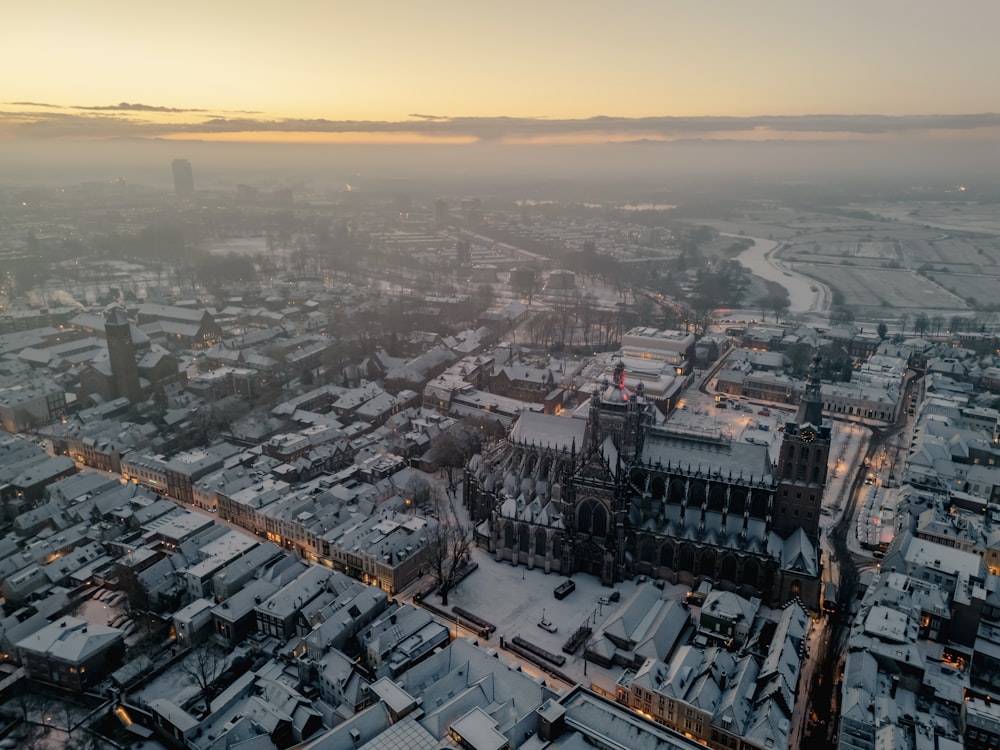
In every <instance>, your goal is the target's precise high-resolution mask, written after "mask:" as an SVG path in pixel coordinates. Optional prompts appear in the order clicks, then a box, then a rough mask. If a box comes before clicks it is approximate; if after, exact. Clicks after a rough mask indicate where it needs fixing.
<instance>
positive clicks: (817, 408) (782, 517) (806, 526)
mask: <svg viewBox="0 0 1000 750" xmlns="http://www.w3.org/2000/svg"><path fill="white" fill-rule="evenodd" d="M819 365H820V356H819V354H816V355H815V356H814V357H813V361H812V365H811V366H810V367H809V377H808V379H807V380H806V388H805V393H804V394H803V396H802V401H801V403H800V404H799V410H798V413H797V414H796V415H795V420H794V421H792V422H787V423H786V424H785V435H784V438H783V439H782V441H781V449H780V453H779V454H778V467H777V480H778V492H777V495H776V497H775V505H774V516H773V523H774V528H775V530H776V531H779V532H781V533H787V532H790V531H794V530H795V529H797V528H802V529H803V530H804V531H805V532H806V533H807V534H808V535H809V536H811V537H815V536H818V535H819V517H820V509H821V507H822V503H823V487H824V486H825V485H826V469H827V461H828V460H829V456H830V433H831V426H830V423H829V422H824V420H823V397H822V395H821V394H820V382H819Z"/></svg>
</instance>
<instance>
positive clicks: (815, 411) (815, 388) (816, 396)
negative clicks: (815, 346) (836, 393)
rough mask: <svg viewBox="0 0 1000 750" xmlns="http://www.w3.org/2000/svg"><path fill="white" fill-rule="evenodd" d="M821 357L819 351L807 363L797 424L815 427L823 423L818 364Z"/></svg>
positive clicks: (821, 359)
mask: <svg viewBox="0 0 1000 750" xmlns="http://www.w3.org/2000/svg"><path fill="white" fill-rule="evenodd" d="M822 361H823V358H822V357H821V356H820V355H819V352H816V354H814V355H813V359H812V364H811V365H809V376H808V377H807V378H806V388H805V392H804V393H803V394H802V401H800V402H799V411H798V414H797V415H796V420H797V421H798V423H799V424H806V423H809V424H813V425H816V426H817V427H818V426H820V425H821V424H823V396H822V394H821V393H820V381H819V369H820V368H819V366H820V363H821V362H822Z"/></svg>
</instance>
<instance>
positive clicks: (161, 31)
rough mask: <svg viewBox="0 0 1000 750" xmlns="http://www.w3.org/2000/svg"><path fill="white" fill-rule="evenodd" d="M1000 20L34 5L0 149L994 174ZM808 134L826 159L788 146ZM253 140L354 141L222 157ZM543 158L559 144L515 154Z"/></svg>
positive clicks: (141, 160) (761, 9)
mask: <svg viewBox="0 0 1000 750" xmlns="http://www.w3.org/2000/svg"><path fill="white" fill-rule="evenodd" d="M998 23H1000V10H998V8H997V7H996V5H995V4H994V3H990V2H978V1H977V2H958V3H950V4H946V5H945V4H938V3H918V4H915V3H911V2H902V1H901V0H897V1H894V2H880V3H877V4H872V3H866V2H857V1H852V2H845V3H838V4H837V5H836V7H835V8H832V7H829V6H822V5H811V4H803V3H799V2H794V1H790V0H789V1H782V2H777V1H772V2H765V3H756V4H747V3H740V2H725V3H721V4H713V5H711V6H708V5H705V4H698V3H681V2H630V3H623V4H603V3H583V4H581V3H575V2H552V3H545V4H543V5H541V6H539V4H537V3H528V2H514V3H505V4H504V5H503V6H502V7H498V6H493V5H489V4H487V5H484V6H472V7H470V6H468V5H467V4H462V3H457V2H435V3H431V4H429V5H428V6H427V7H423V8H421V9H420V11H419V12H416V11H415V10H414V9H412V8H405V7H394V8H383V7H381V6H374V5H371V4H365V3H362V4H350V3H328V4H315V3H291V4H282V5H274V4H271V3H259V4H246V3H230V2H222V3H212V4H211V5H209V6H206V5H205V4H203V3H194V2H186V1H185V2H178V3H172V4H170V5H169V6H149V7H142V8H137V7H136V6H135V5H134V4H130V3H125V2H113V1H110V0H104V1H102V2H97V3H91V4H88V5H86V6H81V5H78V4H74V3H64V2H55V3H52V2H48V3H44V2H43V3H23V4H18V5H16V6H15V7H13V8H10V9H8V12H7V14H6V18H5V24H4V26H5V28H4V35H3V46H2V49H0V62H2V63H3V65H4V69H6V70H10V71H17V75H11V76H8V77H7V80H6V81H5V85H4V91H3V98H4V103H3V106H2V114H0V138H2V141H0V148H2V154H3V158H4V160H5V162H6V163H7V165H8V170H6V171H8V172H9V173H10V174H12V175H15V176H18V177H19V178H21V177H23V178H25V179H27V178H28V177H30V165H31V164H32V163H33V162H35V163H38V164H39V165H43V164H44V165H46V166H45V171H44V172H42V171H40V174H51V173H52V172H53V171H57V170H56V169H55V166H54V165H53V162H56V163H57V164H60V163H61V164H64V165H65V166H66V168H67V169H69V168H74V167H76V166H77V165H80V164H83V165H88V164H89V165H90V166H91V167H92V168H93V169H95V170H101V169H103V170H105V172H107V171H114V170H122V171H128V172H129V176H130V177H132V176H133V175H135V174H137V173H138V172H139V169H140V168H148V169H150V170H151V174H152V167H153V165H154V164H157V163H161V162H162V158H163V156H164V155H165V154H168V153H170V152H171V151H172V152H174V153H183V154H184V155H187V156H190V157H191V158H196V159H197V160H198V161H199V163H201V164H202V165H203V166H205V165H213V166H214V165H218V168H219V169H220V170H224V169H226V168H229V169H234V168H235V167H236V166H237V165H239V167H240V168H241V169H243V170H244V171H246V170H249V169H252V168H255V167H257V166H258V165H257V164H254V165H248V164H247V162H258V163H259V164H260V165H261V166H263V165H265V164H266V165H267V166H271V165H274V166H279V165H281V166H283V167H284V168H285V169H286V170H288V172H289V173H291V174H302V173H303V171H305V172H309V171H312V172H315V171H319V170H320V169H322V170H327V171H328V172H329V171H333V172H338V173H343V174H345V175H349V174H350V173H351V172H361V173H362V174H365V175H370V174H371V175H376V174H377V175H379V176H393V172H394V171H396V172H399V173H401V174H405V175H407V176H409V175H410V174H414V173H415V174H420V173H424V174H425V176H426V175H427V174H429V173H435V172H438V173H444V174H448V175H456V174H461V173H462V171H463V170H466V171H468V170H469V169H470V168H471V169H472V170H475V171H477V172H479V173H484V172H485V173H490V172H494V171H495V172H499V173H501V174H505V175H508V176H509V175H511V174H518V173H520V174H525V175H529V176H531V177H537V176H540V175H544V174H545V173H546V172H548V173H550V175H553V176H556V177H559V176H567V177H571V176H576V175H580V174H591V175H597V176H600V175H602V174H604V173H608V174H612V175H614V176H621V175H625V174H628V173H629V172H633V173H638V174H649V173H656V172H657V171H659V172H661V173H666V174H664V175H663V176H664V177H665V178H669V177H670V176H672V175H678V174H679V175H683V176H684V177H690V176H694V175H697V174H698V173H699V172H702V173H705V174H720V173H721V174H726V173H727V172H729V171H732V172H734V173H736V174H737V175H741V176H742V175H746V174H748V173H753V172H758V173H761V172H763V173H767V172H771V173H774V174H777V175H778V176H780V177H782V178H786V179H788V178H790V177H792V176H795V175H794V172H795V170H796V169H798V170H799V172H801V176H808V177H810V178H817V177H819V176H821V175H822V174H823V172H824V171H825V170H827V169H836V170H838V171H840V172H845V171H850V170H851V169H857V170H859V171H863V172H869V173H871V172H879V171H880V172H882V173H886V172H890V173H892V172H894V171H896V170H899V171H901V172H902V173H904V174H914V173H920V172H933V171H935V170H941V169H947V168H948V167H949V164H950V165H951V166H952V168H953V169H954V171H961V170H969V171H975V172H976V175H975V176H982V175H986V174H988V172H989V170H992V169H994V168H995V167H996V161H995V160H996V158H997V157H996V153H997V151H998V150H1000V149H996V148H995V147H994V146H995V145H996V144H997V141H998V134H1000V129H998V125H1000V115H998V114H997V113H998V112H1000V94H998V93H997V87H996V86H994V85H992V82H993V81H994V80H995V79H996V78H997V75H998V74H1000V70H998V66H1000V63H998V60H997V56H996V55H995V54H994V53H993V42H994V40H993V38H992V30H993V29H995V28H996V26H997V24H998ZM162 140H168V141H171V142H172V143H170V144H168V145H163V144H159V145H158V146H155V147H154V146H153V145H152V143H151V142H152V141H162ZM95 141H111V142H112V143H113V145H114V147H113V148H112V147H111V145H109V144H107V143H104V144H103V145H97V144H96V143H95ZM705 141H708V142H728V141H738V142H743V141H751V142H757V143H760V142H767V144H768V147H766V148H764V147H761V148H756V149H752V148H748V147H747V146H746V145H743V146H742V147H740V148H736V147H735V146H730V147H729V148H728V149H718V150H717V149H706V148H704V142H705ZM802 141H805V142H808V143H817V144H822V145H818V146H817V147H816V148H804V147H802V146H801V145H799V146H796V147H791V146H788V145H787V144H789V142H792V143H800V142H802ZM247 142H251V143H260V144H263V143H270V144H274V143H278V144H303V143H308V144H341V145H343V144H352V145H353V146H355V147H354V148H351V149H345V148H340V149H316V150H312V151H310V150H301V149H290V148H286V149H275V148H269V149H260V150H257V151H249V150H247V149H244V148H236V147H228V148H223V147H219V148H214V149H209V148H208V147H207V145H206V144H237V143H247ZM692 142H694V143H696V144H699V145H692ZM363 144H368V145H371V144H395V145H400V144H436V145H437V146H439V147H440V146H443V145H449V146H452V147H453V148H436V149H428V150H424V151H421V150H419V149H412V148H395V149H383V148H377V149H375V148H372V149H359V148H357V146H359V145H363ZM525 144H530V145H532V146H536V147H537V146H542V145H546V146H555V145H560V146H563V147H564V148H562V149H552V148H548V149H541V148H530V149H525V148H498V146H500V145H506V146H515V145H520V146H523V145H525ZM580 144H587V145H588V146H589V148H572V149H570V148H568V146H571V145H576V146H579V145H580ZM614 144H624V145H614ZM629 144H632V145H629ZM634 144H642V145H641V147H637V146H635V145H634ZM667 144H673V145H667ZM778 144H781V146H780V147H779V146H778ZM862 144H869V145H870V144H876V145H878V146H879V148H869V147H866V146H865V145H862ZM944 144H950V145H949V146H948V147H947V148H946V147H945V146H944ZM459 145H463V146H466V148H457V146H459ZM936 151H937V153H935V152H936ZM255 155H257V156H256V158H255ZM24 170H27V171H24ZM102 176H103V175H102Z"/></svg>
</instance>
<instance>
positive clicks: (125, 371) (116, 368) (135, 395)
mask: <svg viewBox="0 0 1000 750" xmlns="http://www.w3.org/2000/svg"><path fill="white" fill-rule="evenodd" d="M104 334H105V336H106V337H107V340H108V358H109V359H110V361H111V374H112V377H113V379H114V391H115V397H116V398H121V397H122V396H124V397H125V398H127V399H128V400H129V401H130V402H131V403H133V404H134V403H136V402H137V401H141V400H142V391H141V389H140V388H139V368H138V367H137V366H136V362H135V345H134V344H133V343H132V331H131V329H130V324H129V322H128V318H127V317H126V316H125V311H124V310H122V309H121V308H120V307H115V308H113V309H112V310H111V311H110V312H109V313H108V315H107V317H106V318H105V319H104Z"/></svg>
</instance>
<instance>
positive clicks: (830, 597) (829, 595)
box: [823, 583, 837, 615]
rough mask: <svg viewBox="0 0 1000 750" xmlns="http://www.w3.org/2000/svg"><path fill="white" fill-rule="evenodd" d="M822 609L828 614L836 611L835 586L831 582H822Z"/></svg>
mask: <svg viewBox="0 0 1000 750" xmlns="http://www.w3.org/2000/svg"><path fill="white" fill-rule="evenodd" d="M823 611H824V612H826V613H827V614H828V615H833V614H836V613H837V587H836V586H835V585H834V584H832V583H824V584H823Z"/></svg>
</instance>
